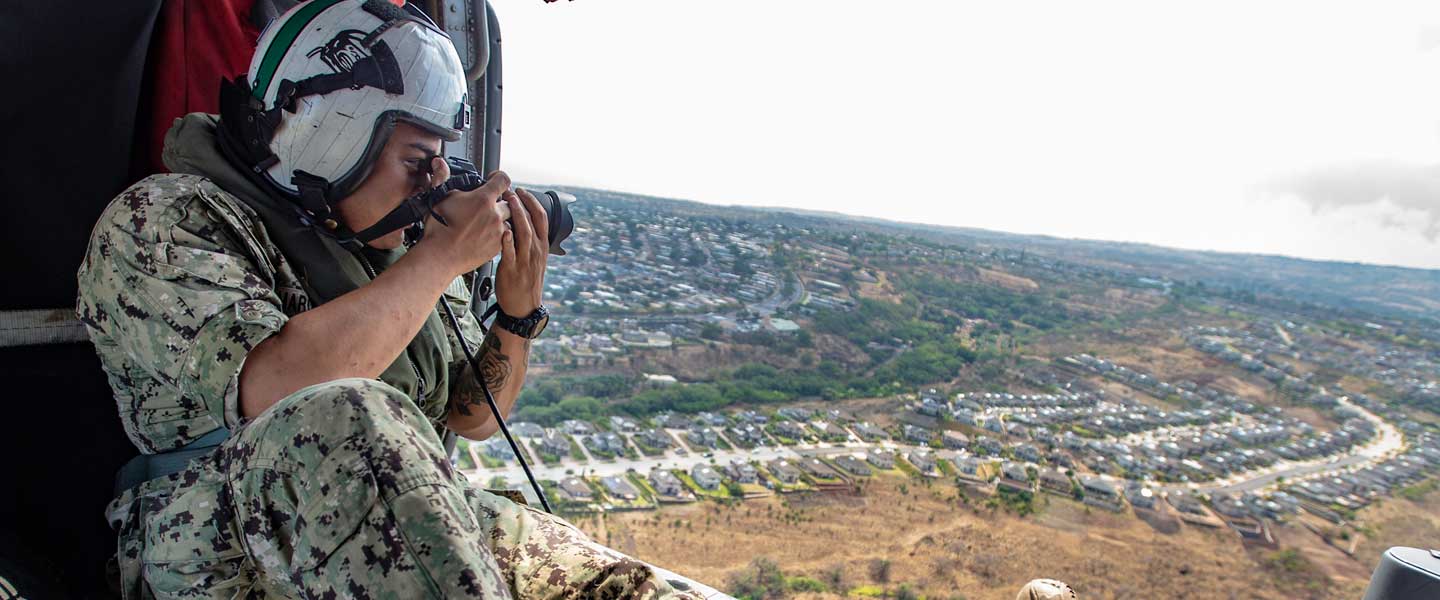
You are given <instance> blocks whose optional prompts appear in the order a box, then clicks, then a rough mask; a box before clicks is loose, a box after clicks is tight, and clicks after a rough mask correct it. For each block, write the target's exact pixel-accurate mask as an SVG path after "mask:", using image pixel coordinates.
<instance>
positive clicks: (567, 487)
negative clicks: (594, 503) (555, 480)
mask: <svg viewBox="0 0 1440 600" xmlns="http://www.w3.org/2000/svg"><path fill="white" fill-rule="evenodd" d="M559 487H560V494H561V495H562V496H563V497H564V498H565V499H566V500H571V501H574V502H589V501H591V500H594V499H595V490H592V489H590V486H588V485H586V484H585V481H584V480H582V479H580V478H579V477H566V478H564V479H561V480H560V486H559Z"/></svg>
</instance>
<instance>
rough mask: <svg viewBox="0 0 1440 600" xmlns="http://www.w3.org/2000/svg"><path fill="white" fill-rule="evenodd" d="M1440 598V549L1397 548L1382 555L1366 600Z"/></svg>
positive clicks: (1366, 590)
mask: <svg viewBox="0 0 1440 600" xmlns="http://www.w3.org/2000/svg"><path fill="white" fill-rule="evenodd" d="M1435 598H1440V550H1421V549H1419V548H1406V547H1405V546H1395V547H1394V548H1391V549H1389V550H1386V551H1385V554H1383V555H1381V556H1380V564H1379V565H1378V566H1376V567H1375V572H1374V573H1373V574H1371V575H1370V587H1368V588H1366V589H1365V600H1434V599H1435Z"/></svg>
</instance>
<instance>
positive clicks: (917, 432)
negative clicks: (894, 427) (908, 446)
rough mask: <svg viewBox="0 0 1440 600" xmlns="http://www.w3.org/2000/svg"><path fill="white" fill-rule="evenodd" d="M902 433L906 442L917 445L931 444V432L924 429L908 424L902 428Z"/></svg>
mask: <svg viewBox="0 0 1440 600" xmlns="http://www.w3.org/2000/svg"><path fill="white" fill-rule="evenodd" d="M900 432H901V435H903V436H904V437H905V440H906V441H909V442H913V443H916V444H928V443H930V430H929V429H926V428H924V427H916V426H914V425H910V424H908V423H907V424H905V425H904V426H902V427H901V428H900Z"/></svg>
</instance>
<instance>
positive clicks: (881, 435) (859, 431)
mask: <svg viewBox="0 0 1440 600" xmlns="http://www.w3.org/2000/svg"><path fill="white" fill-rule="evenodd" d="M851 429H852V430H853V431H854V432H855V435H858V436H860V437H861V438H863V439H864V440H865V441H867V442H879V441H883V440H888V439H890V434H888V433H885V430H884V429H881V428H879V427H876V426H875V425H873V424H871V423H870V422H868V421H866V422H864V423H858V424H856V425H855V426H853V427H851Z"/></svg>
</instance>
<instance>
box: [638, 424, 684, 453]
mask: <svg viewBox="0 0 1440 600" xmlns="http://www.w3.org/2000/svg"><path fill="white" fill-rule="evenodd" d="M635 443H637V444H640V445H641V446H645V447H647V448H654V449H656V450H664V449H666V448H669V447H670V446H672V445H674V443H675V441H674V439H673V438H671V437H670V434H668V433H666V432H665V431H664V430H661V429H646V430H645V431H642V432H640V433H637V434H635Z"/></svg>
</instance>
